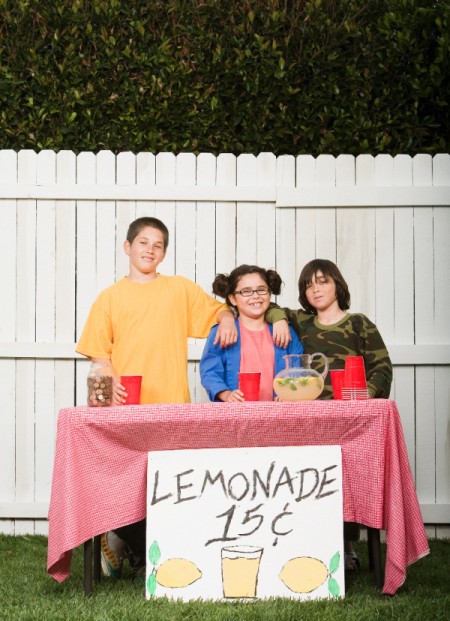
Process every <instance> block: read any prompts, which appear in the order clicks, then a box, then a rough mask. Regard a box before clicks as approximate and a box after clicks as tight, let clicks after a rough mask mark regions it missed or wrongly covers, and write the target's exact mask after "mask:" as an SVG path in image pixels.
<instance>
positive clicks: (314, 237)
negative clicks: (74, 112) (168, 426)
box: [0, 150, 450, 537]
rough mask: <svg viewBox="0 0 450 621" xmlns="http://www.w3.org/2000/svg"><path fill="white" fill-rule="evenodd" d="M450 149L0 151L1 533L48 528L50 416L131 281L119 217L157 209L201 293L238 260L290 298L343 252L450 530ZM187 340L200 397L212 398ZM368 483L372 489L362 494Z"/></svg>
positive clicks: (425, 501)
mask: <svg viewBox="0 0 450 621" xmlns="http://www.w3.org/2000/svg"><path fill="white" fill-rule="evenodd" d="M449 206H450V155H449V154H442V155H437V156H435V157H433V158H432V157H430V156H428V155H417V156H415V157H414V158H411V157H409V156H407V155H399V156H397V157H395V158H392V157H390V156H388V155H379V156H377V157H375V158H373V157H371V156H367V155H361V156H359V157H357V158H354V157H353V156H348V155H340V156H339V157H336V158H334V157H332V156H326V155H324V156H319V157H317V158H313V157H312V156H307V155H305V156H299V157H297V158H294V157H293V156H282V157H278V158H276V157H275V156H274V155H273V154H270V153H262V154H260V155H259V156H258V157H254V156H252V155H246V154H244V155H240V156H239V157H235V156H233V155H231V154H221V155H219V156H218V157H214V156H212V155H210V154H206V153H202V154H200V155H198V156H195V155H194V154H191V153H186V154H180V155H178V156H175V155H173V154H171V153H160V154H158V155H156V156H155V155H153V154H151V153H139V154H138V155H134V154H132V153H120V154H119V155H118V156H114V155H113V154H112V153H111V152H109V151H103V152H100V153H98V154H97V155H95V154H94V153H81V154H79V155H78V156H75V155H74V154H73V153H72V152H70V151H61V152H59V153H54V152H52V151H42V152H40V153H38V154H36V153H34V152H33V151H20V152H19V153H15V152H13V151H9V150H4V151H0V236H1V251H2V260H1V262H0V291H1V295H2V302H1V304H0V389H1V415H0V443H1V450H0V472H1V473H2V475H1V478H0V531H2V532H6V533H17V534H22V533H44V534H45V533H46V532H47V522H46V520H45V517H46V515H47V509H48V502H49V496H50V485H51V476H52V467H53V456H54V442H55V426H56V420H57V415H58V411H59V409H60V408H61V407H65V406H73V405H82V404H84V403H85V401H86V374H87V363H86V361H85V360H82V359H80V358H79V357H78V356H76V355H75V354H74V347H75V342H76V340H77V337H78V335H79V334H80V330H81V329H82V327H83V325H84V321H85V319H86V315H87V312H88V310H89V308H90V305H91V303H92V301H93V300H94V298H95V297H96V295H97V293H98V292H99V291H100V290H101V289H103V288H104V287H106V286H108V285H109V284H111V283H112V282H114V281H115V280H116V279H118V278H120V277H122V276H123V275H125V274H126V273H127V266H128V264H127V257H126V256H125V255H124V253H123V250H122V244H123V240H124V238H125V234H126V230H127V227H128V224H129V223H130V222H131V221H132V220H133V219H134V218H136V217H139V216H142V215H155V216H157V217H159V218H161V219H162V220H163V221H164V222H165V223H166V224H167V225H168V227H169V230H170V235H171V241H170V246H169V250H168V254H167V258H166V259H165V261H164V263H163V264H162V266H161V267H162V269H161V271H162V272H163V273H166V274H175V273H177V274H183V275H185V276H187V277H189V278H191V279H193V280H196V281H197V282H198V283H199V284H200V285H202V286H203V287H204V288H205V289H206V290H207V291H208V292H210V291H211V283H212V281H213V279H214V276H215V274H216V273H217V272H229V271H230V270H231V269H233V267H235V266H236V265H239V264H241V263H256V264H259V265H261V266H264V267H275V268H276V269H277V270H278V271H279V272H280V274H281V276H282V278H283V280H284V281H285V283H286V284H285V287H284V290H283V292H282V294H281V295H280V296H278V300H277V301H278V302H279V303H280V304H282V305H286V306H291V307H294V308H297V307H298V301H297V299H298V293H297V280H298V275H299V273H300V269H301V267H302V266H303V265H304V264H305V263H306V262H307V261H309V260H311V259H313V258H314V257H321V258H329V259H331V260H333V261H336V262H337V263H338V265H339V266H340V268H341V270H342V272H343V274H344V276H345V277H346V279H347V281H348V283H349V286H350V291H351V293H352V309H351V310H353V311H360V312H363V313H365V314H367V315H368V316H369V317H370V318H371V319H372V320H373V321H375V323H376V324H377V325H378V327H379V329H380V331H381V333H382V335H383V337H384V340H385V342H386V343H387V345H388V348H389V350H390V353H391V356H392V360H393V362H394V365H395V368H394V387H393V392H392V398H394V399H395V400H396V401H397V404H398V406H399V410H400V414H401V417H402V422H403V427H404V433H405V438H406V442H407V447H408V452H409V457H410V462H411V466H412V469H413V473H414V476H415V481H416V486H417V491H418V496H419V500H420V503H421V506H422V511H423V516H424V520H425V522H426V523H427V524H429V525H430V526H428V531H429V534H430V535H433V536H439V537H443V536H447V537H448V536H450V445H449V444H450V443H449V437H450V436H449V427H450V416H449V412H450V320H449V315H448V313H449V309H450V287H449V284H450V243H449V235H450V209H449ZM202 347H203V342H202V341H198V342H192V343H191V344H190V361H189V378H190V386H191V394H192V399H193V400H195V401H203V400H206V396H205V393H204V392H203V390H202V388H201V387H200V383H199V376H198V368H197V363H198V359H199V356H200V354H201V351H202ZM368 493H370V490H368Z"/></svg>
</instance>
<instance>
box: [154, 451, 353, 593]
mask: <svg viewBox="0 0 450 621" xmlns="http://www.w3.org/2000/svg"><path fill="white" fill-rule="evenodd" d="M342 519H343V518H342V464H341V448H340V447H339V446H306V447H261V448H239V449H200V450H186V451H161V452H154V453H149V462H148V479H147V575H146V597H147V598H148V599H150V598H153V597H160V596H166V597H169V598H175V599H178V598H179V599H182V600H184V601H189V600H192V599H198V598H203V599H230V600H236V599H237V600H240V599H242V600H249V599H263V598H266V597H290V598H298V599H318V598H335V597H343V596H344V593H345V583H344V557H343V549H342V546H343V524H342Z"/></svg>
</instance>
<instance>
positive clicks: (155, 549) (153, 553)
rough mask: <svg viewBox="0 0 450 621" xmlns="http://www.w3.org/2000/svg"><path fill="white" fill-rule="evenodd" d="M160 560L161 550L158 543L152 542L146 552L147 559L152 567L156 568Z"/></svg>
mask: <svg viewBox="0 0 450 621" xmlns="http://www.w3.org/2000/svg"><path fill="white" fill-rule="evenodd" d="M160 558H161V550H160V549H159V545H158V542H157V541H154V542H153V543H152V545H151V546H150V548H149V550H148V559H149V561H150V563H151V564H152V565H154V566H156V565H157V564H158V561H159V559H160Z"/></svg>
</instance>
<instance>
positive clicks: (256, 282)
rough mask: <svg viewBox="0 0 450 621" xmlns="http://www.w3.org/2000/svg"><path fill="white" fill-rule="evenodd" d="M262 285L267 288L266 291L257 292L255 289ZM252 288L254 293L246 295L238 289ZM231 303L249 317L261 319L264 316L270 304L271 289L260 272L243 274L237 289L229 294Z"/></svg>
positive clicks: (240, 312)
mask: <svg viewBox="0 0 450 621" xmlns="http://www.w3.org/2000/svg"><path fill="white" fill-rule="evenodd" d="M259 287H262V288H264V289H266V291H267V292H266V293H257V292H256V291H254V290H255V289H258V288H259ZM245 289H251V290H252V291H253V292H252V295H250V296H244V295H242V294H241V293H237V292H238V291H242V290H245ZM228 298H229V300H230V302H231V304H233V306H236V308H237V309H238V311H239V315H241V316H244V317H248V318H249V319H259V318H260V317H262V316H264V314H265V312H266V310H267V309H268V308H269V304H270V289H269V287H268V285H267V283H266V281H265V280H264V279H263V278H262V276H261V275H260V274H257V273H252V274H245V275H244V276H241V277H240V278H239V280H238V283H237V286H236V291H235V292H234V294H230V295H229V296H228Z"/></svg>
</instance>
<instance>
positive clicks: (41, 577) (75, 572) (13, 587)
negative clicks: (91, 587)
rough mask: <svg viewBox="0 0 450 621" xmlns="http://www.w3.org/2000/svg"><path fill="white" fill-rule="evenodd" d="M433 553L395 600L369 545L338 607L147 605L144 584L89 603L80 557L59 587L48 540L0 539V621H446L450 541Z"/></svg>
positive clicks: (99, 592) (279, 602)
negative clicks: (380, 584)
mask: <svg viewBox="0 0 450 621" xmlns="http://www.w3.org/2000/svg"><path fill="white" fill-rule="evenodd" d="M430 545H431V554H430V555H429V556H428V557H426V558H424V559H422V560H420V561H418V562H417V563H415V564H414V565H412V566H411V567H410V568H409V571H408V576H407V580H406V582H405V584H404V586H403V587H402V588H401V589H400V590H399V591H398V593H397V595H395V596H393V597H389V596H383V595H380V593H379V592H378V591H377V590H376V588H375V586H374V582H373V576H372V574H370V573H369V572H368V570H367V546H366V544H365V543H364V542H360V543H358V544H356V546H355V547H356V550H357V553H358V556H359V557H360V559H361V564H362V568H361V571H360V572H359V573H358V574H354V575H350V576H349V577H348V581H347V585H346V589H347V593H346V596H345V598H344V599H342V600H335V601H329V600H322V601H315V602H299V601H295V600H288V599H270V600H265V601H256V602H252V603H235V602H199V601H195V602H192V603H182V602H172V601H169V600H167V599H164V598H161V599H156V600H152V601H150V602H149V601H146V599H145V596H144V583H143V581H140V582H137V581H132V580H131V578H129V577H124V578H123V579H121V580H118V581H115V580H112V579H108V578H104V579H103V580H102V582H101V583H100V584H96V585H95V591H94V594H93V596H92V597H90V598H86V597H85V596H84V594H83V582H82V578H83V569H82V560H83V551H82V547H80V548H78V549H77V550H75V552H74V557H73V560H72V573H71V576H70V577H69V578H68V579H67V580H66V581H65V582H63V583H62V584H58V583H57V582H56V581H55V580H54V579H53V578H51V577H50V576H48V574H47V573H46V558H47V539H46V538H45V537H42V536H36V537H31V536H23V537H10V536H6V535H0V619H1V620H2V621H10V620H14V621H15V620H27V621H28V620H30V621H31V620H34V619H36V620H38V619H39V620H43V621H48V620H52V619H58V620H64V619H74V620H85V619H86V620H87V619H89V620H97V619H98V620H102V621H115V620H117V621H119V620H120V621H123V620H128V619H130V620H133V621H137V620H141V619H152V621H181V620H183V621H188V620H189V621H191V620H192V621H197V620H198V621H253V620H258V619H268V620H273V621H278V620H280V621H283V620H286V621H290V620H292V621H294V620H295V621H298V620H305V621H340V620H345V621H374V620H376V621H383V620H384V619H401V620H404V621H415V620H417V621H437V620H442V621H444V620H445V621H447V620H448V619H450V578H449V574H450V541H449V540H441V541H431V542H430Z"/></svg>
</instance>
